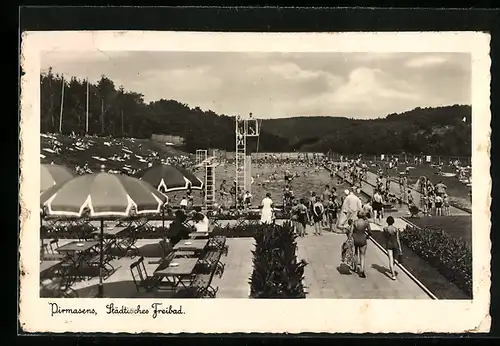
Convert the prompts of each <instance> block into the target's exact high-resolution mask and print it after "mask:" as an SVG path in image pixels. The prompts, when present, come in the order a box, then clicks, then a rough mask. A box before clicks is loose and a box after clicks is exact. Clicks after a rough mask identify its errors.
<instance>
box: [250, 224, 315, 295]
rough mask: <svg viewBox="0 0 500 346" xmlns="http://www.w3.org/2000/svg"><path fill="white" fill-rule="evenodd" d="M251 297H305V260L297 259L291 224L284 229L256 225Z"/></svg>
mask: <svg viewBox="0 0 500 346" xmlns="http://www.w3.org/2000/svg"><path fill="white" fill-rule="evenodd" d="M255 228H256V233H255V236H254V239H255V250H253V251H252V253H253V272H252V276H251V278H250V297H251V298H261V299H262V298H265V299H298V298H305V297H306V293H305V291H304V285H303V279H304V267H305V266H306V265H307V263H306V262H305V261H304V260H301V261H298V260H297V254H296V252H297V242H296V238H297V236H296V235H295V233H294V231H293V227H292V226H291V224H290V223H285V224H284V225H283V226H278V225H258V226H255Z"/></svg>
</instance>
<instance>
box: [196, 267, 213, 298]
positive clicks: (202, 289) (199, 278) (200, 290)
mask: <svg viewBox="0 0 500 346" xmlns="http://www.w3.org/2000/svg"><path fill="white" fill-rule="evenodd" d="M213 276H214V272H211V273H210V274H198V275H196V277H195V278H194V280H193V282H192V283H191V286H190V288H191V289H192V290H193V291H194V292H193V293H194V297H195V298H215V297H216V295H217V292H218V291H219V287H213V286H211V284H212V279H213Z"/></svg>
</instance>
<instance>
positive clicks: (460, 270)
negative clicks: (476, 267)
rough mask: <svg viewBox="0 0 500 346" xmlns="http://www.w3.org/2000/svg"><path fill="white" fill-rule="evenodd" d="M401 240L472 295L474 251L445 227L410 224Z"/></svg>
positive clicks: (402, 233)
mask: <svg viewBox="0 0 500 346" xmlns="http://www.w3.org/2000/svg"><path fill="white" fill-rule="evenodd" d="M401 242H402V243H403V244H405V245H406V246H407V247H408V248H409V249H411V250H412V251H414V252H415V253H416V254H418V255H419V256H420V257H422V258H423V259H424V260H426V261H427V262H428V263H429V264H430V265H431V266H433V267H434V268H436V269H437V270H438V271H439V272H440V273H441V275H443V276H444V277H446V278H447V279H448V280H450V281H451V282H453V283H454V284H456V285H457V286H458V287H459V288H461V289H462V290H463V291H464V292H466V293H467V294H468V295H469V296H471V297H472V252H471V250H470V248H469V246H468V245H467V243H466V242H465V241H464V240H463V239H461V238H456V237H452V236H451V235H449V234H448V233H447V232H445V231H444V230H436V229H432V230H431V229H428V228H423V229H421V228H418V227H412V226H407V227H406V229H405V231H404V232H401Z"/></svg>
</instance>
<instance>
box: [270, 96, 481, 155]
mask: <svg viewBox="0 0 500 346" xmlns="http://www.w3.org/2000/svg"><path fill="white" fill-rule="evenodd" d="M471 116H472V109H471V107H470V106H468V105H453V106H444V107H428V108H415V109H413V110H410V111H407V112H403V113H400V114H396V113H393V114H389V115H387V116H386V117H385V118H382V119H372V120H357V119H348V118H339V117H314V118H309V117H308V118H300V117H299V118H288V119H273V120H265V121H264V122H263V125H262V127H263V128H265V129H266V130H267V131H270V132H271V133H273V134H276V135H278V136H281V137H284V138H287V139H289V141H290V148H291V149H292V150H298V149H300V150H302V151H328V150H332V151H334V152H338V153H346V154H357V153H364V154H379V153H394V154H397V153H408V154H429V155H450V156H470V155H471V145H472V144H471V143H472V142H471V139H472V127H471Z"/></svg>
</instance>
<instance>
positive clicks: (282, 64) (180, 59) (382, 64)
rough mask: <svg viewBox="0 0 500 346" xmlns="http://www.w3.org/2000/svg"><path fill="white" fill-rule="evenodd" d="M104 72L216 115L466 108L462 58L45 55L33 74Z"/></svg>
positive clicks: (357, 114) (150, 96) (369, 114)
mask: <svg viewBox="0 0 500 346" xmlns="http://www.w3.org/2000/svg"><path fill="white" fill-rule="evenodd" d="M49 67H52V69H53V72H54V73H59V74H64V76H65V77H66V78H69V77H70V76H71V77H78V78H81V79H85V78H87V77H88V78H89V80H90V81H91V82H97V80H99V78H100V76H101V75H105V76H106V77H108V78H110V79H111V80H113V81H114V82H115V85H116V87H117V88H118V87H119V86H120V85H122V86H123V87H124V88H125V89H126V90H129V91H134V92H139V93H141V94H143V95H144V99H145V101H146V102H150V101H156V100H160V99H162V98H163V99H173V100H177V101H179V102H181V103H185V104H187V105H188V106H189V107H191V108H194V107H200V108H201V109H203V110H212V111H214V112H216V113H218V114H226V115H237V114H239V115H246V114H248V113H250V112H252V113H253V115H254V116H255V117H256V118H262V119H275V118H287V117H296V116H343V117H349V118H356V119H371V118H378V117H384V116H386V115H387V114H390V113H399V112H404V111H406V110H411V109H413V108H416V107H435V106H446V105H453V104H471V61H470V55H469V54H465V53H232V52H231V53H228V52H138V51H130V52H127V51H120V52H111V51H89V52H81V51H80V52H70V51H68V52H65V51H57V52H56V51H54V52H45V53H44V54H43V55H42V58H41V69H42V71H46V70H47V69H48V68H49Z"/></svg>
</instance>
